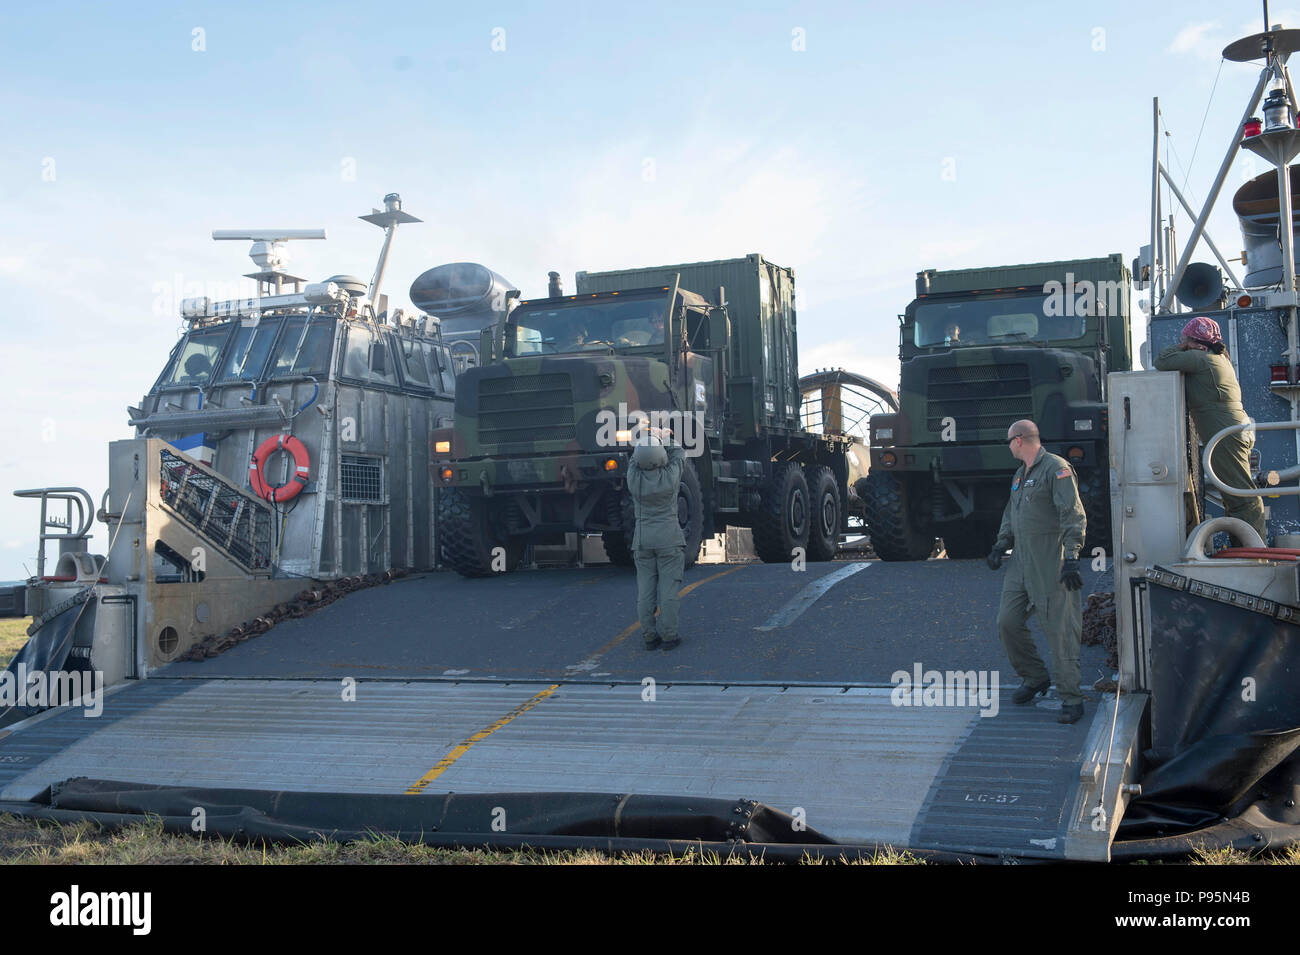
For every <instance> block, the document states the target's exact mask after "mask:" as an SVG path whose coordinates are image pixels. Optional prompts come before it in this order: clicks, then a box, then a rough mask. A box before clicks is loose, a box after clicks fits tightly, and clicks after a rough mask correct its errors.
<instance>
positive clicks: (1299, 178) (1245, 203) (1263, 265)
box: [1232, 166, 1300, 288]
mask: <svg viewBox="0 0 1300 955" xmlns="http://www.w3.org/2000/svg"><path fill="white" fill-rule="evenodd" d="M1287 174H1288V175H1289V176H1290V177H1291V194H1292V195H1300V166H1291V167H1289V169H1288V170H1287ZM1277 185H1278V177H1277V173H1276V172H1272V171H1270V172H1266V173H1264V174H1263V175H1261V176H1256V177H1255V178H1254V179H1252V180H1250V182H1248V183H1246V184H1245V185H1244V186H1242V187H1241V188H1240V189H1238V190H1237V193H1236V195H1234V196H1233V197H1232V211H1233V212H1235V213H1236V214H1237V219H1238V220H1239V222H1240V223H1241V239H1242V242H1243V243H1244V245H1245V250H1246V277H1245V278H1244V279H1242V284H1243V285H1245V286H1246V288H1260V287H1262V286H1268V285H1278V284H1279V283H1281V282H1282V281H1283V278H1284V276H1283V272H1282V244H1281V236H1280V234H1279V230H1278V219H1279V212H1278V205H1279V203H1278V195H1277ZM1297 223H1300V210H1293V211H1292V213H1291V234H1292V235H1295V227H1296V224H1297ZM1292 247H1293V248H1294V247H1295V243H1294V242H1293V243H1292Z"/></svg>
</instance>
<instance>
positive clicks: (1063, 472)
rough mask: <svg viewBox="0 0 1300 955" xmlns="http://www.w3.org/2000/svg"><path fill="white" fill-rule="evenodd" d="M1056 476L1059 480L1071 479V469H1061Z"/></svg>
mask: <svg viewBox="0 0 1300 955" xmlns="http://www.w3.org/2000/svg"><path fill="white" fill-rule="evenodd" d="M1056 476H1057V477H1058V478H1063V477H1069V476H1070V469H1069V468H1061V470H1059V471H1057V472H1056Z"/></svg>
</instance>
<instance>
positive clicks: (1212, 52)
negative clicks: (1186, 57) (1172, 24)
mask: <svg viewBox="0 0 1300 955" xmlns="http://www.w3.org/2000/svg"><path fill="white" fill-rule="evenodd" d="M1220 30H1221V25H1220V23H1219V21H1218V20H1206V21H1203V22H1201V23H1189V24H1187V26H1185V27H1183V28H1182V29H1181V30H1179V31H1178V34H1177V35H1176V36H1175V37H1174V39H1173V42H1171V43H1170V44H1169V46H1168V47H1166V49H1165V52H1166V53H1175V54H1180V53H1191V54H1194V55H1196V56H1200V57H1205V58H1207V59H1211V60H1217V59H1218V58H1219V55H1220V53H1221V52H1222V50H1223V47H1224V44H1223V43H1222V42H1220V39H1221V37H1220V34H1219V31H1220Z"/></svg>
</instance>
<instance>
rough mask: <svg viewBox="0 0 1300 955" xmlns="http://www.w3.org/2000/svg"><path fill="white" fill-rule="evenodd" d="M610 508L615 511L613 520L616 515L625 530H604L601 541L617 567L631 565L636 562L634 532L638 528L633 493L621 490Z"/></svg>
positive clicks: (607, 555) (611, 519)
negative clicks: (634, 556)
mask: <svg viewBox="0 0 1300 955" xmlns="http://www.w3.org/2000/svg"><path fill="white" fill-rule="evenodd" d="M610 509H611V510H612V511H613V512H614V513H612V514H610V515H609V518H610V521H611V522H612V521H613V519H614V518H615V517H617V518H618V523H619V526H620V527H621V528H623V530H617V531H604V532H603V533H602V534H601V535H600V543H601V544H602V545H603V546H604V548H605V556H606V557H608V558H609V562H610V563H611V564H613V565H614V566H615V567H631V566H632V565H633V563H634V561H633V559H632V534H633V531H634V529H635V528H636V510H635V508H633V506H632V495H631V494H629V493H628V492H627V491H626V490H624V491H621V492H619V493H618V494H617V495H615V496H614V497H613V499H612V502H611V505H610Z"/></svg>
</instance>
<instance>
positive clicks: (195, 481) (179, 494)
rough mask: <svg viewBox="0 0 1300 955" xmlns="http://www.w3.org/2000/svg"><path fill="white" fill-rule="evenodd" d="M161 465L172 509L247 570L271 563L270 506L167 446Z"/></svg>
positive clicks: (162, 489) (162, 492)
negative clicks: (168, 448)
mask: <svg viewBox="0 0 1300 955" xmlns="http://www.w3.org/2000/svg"><path fill="white" fill-rule="evenodd" d="M161 465H162V466H161V470H160V475H159V494H160V495H161V497H162V501H163V503H164V504H166V505H167V507H168V508H169V509H170V510H171V511H173V512H174V513H175V514H176V515H177V516H178V517H179V518H180V519H181V520H182V521H184V522H185V523H186V524H188V525H189V526H190V528H191V529H192V530H194V531H196V532H197V533H198V534H200V535H202V536H203V537H205V538H207V539H208V540H211V541H212V542H213V543H215V544H216V545H217V546H218V547H220V548H221V549H222V550H224V551H225V552H226V553H227V554H229V555H230V556H231V557H233V558H234V559H235V560H236V561H238V562H239V563H240V564H242V565H243V566H244V567H245V568H247V569H248V570H252V571H258V570H266V569H268V568H270V566H271V508H270V507H268V506H267V505H266V504H264V503H262V502H261V501H259V500H257V499H256V498H254V497H252V496H250V495H248V494H245V493H244V492H243V491H240V490H239V489H238V488H236V487H234V486H233V485H231V484H228V483H226V482H225V481H224V480H222V479H221V478H219V477H217V476H216V475H214V474H213V473H211V472H210V471H208V470H207V469H205V468H203V467H201V466H199V465H198V464H195V463H194V462H193V461H190V460H188V459H187V458H184V457H182V456H181V455H179V454H176V453H175V452H173V451H169V450H167V449H166V448H164V449H163V450H162V460H161Z"/></svg>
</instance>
